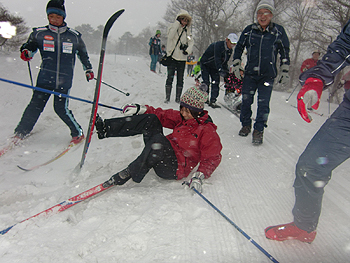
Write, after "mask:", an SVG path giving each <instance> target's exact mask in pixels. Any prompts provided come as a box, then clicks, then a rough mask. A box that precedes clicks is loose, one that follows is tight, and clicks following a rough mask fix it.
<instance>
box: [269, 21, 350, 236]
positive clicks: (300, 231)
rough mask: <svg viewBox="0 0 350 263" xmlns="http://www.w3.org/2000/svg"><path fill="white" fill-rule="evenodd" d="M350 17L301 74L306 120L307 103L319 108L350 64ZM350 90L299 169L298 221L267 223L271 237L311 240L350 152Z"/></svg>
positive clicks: (301, 106)
mask: <svg viewBox="0 0 350 263" xmlns="http://www.w3.org/2000/svg"><path fill="white" fill-rule="evenodd" d="M349 56H350V20H349V21H348V22H347V24H346V25H345V26H344V28H343V29H342V31H341V33H340V34H339V36H338V37H337V39H336V40H335V41H334V42H333V43H331V44H330V45H329V46H328V49H327V53H326V54H325V55H324V56H323V58H322V59H321V60H320V61H319V63H318V64H317V65H316V66H314V67H312V68H310V69H309V70H306V71H305V72H304V73H302V74H301V75H300V77H299V80H300V82H301V84H302V85H303V87H302V89H301V90H300V92H299V94H298V96H297V98H298V111H299V114H300V115H301V117H302V118H303V119H304V120H305V121H306V122H311V120H312V119H311V116H309V115H308V113H307V110H306V106H307V107H312V108H313V109H315V110H317V109H318V106H319V103H320V97H321V94H322V91H323V90H324V89H327V87H328V86H329V85H331V84H332V83H333V81H334V78H335V76H336V75H337V74H338V73H339V72H340V71H341V70H342V69H343V68H344V67H346V66H348V65H349V64H350V61H349ZM349 136H350V91H347V92H346V93H345V95H344V100H343V102H342V103H341V104H340V105H339V107H338V108H337V109H336V110H335V111H334V112H333V114H332V115H331V117H330V118H329V119H328V120H327V121H326V122H325V123H324V124H323V125H322V127H321V128H320V129H319V130H318V131H317V133H316V134H315V135H314V137H313V138H312V139H311V141H310V142H309V144H308V145H307V146H306V149H305V150H304V152H303V153H302V154H301V155H300V157H299V160H298V163H297V165H296V169H295V176H296V178H295V181H294V185H293V186H294V192H295V204H294V208H293V210H292V213H293V216H294V221H293V222H292V223H289V224H283V225H278V226H272V227H267V228H266V229H265V235H266V237H267V238H269V239H273V240H277V241H283V240H289V239H296V240H300V241H303V242H309V243H311V242H312V241H313V240H314V239H315V236H316V228H317V224H318V221H319V217H320V214H321V207H322V198H323V194H324V187H325V186H326V185H327V184H328V182H329V180H330V179H331V176H332V171H333V170H334V169H335V168H336V167H338V166H339V165H340V164H341V163H343V162H344V161H345V160H347V159H348V158H349V156H350V141H349V140H348V138H349Z"/></svg>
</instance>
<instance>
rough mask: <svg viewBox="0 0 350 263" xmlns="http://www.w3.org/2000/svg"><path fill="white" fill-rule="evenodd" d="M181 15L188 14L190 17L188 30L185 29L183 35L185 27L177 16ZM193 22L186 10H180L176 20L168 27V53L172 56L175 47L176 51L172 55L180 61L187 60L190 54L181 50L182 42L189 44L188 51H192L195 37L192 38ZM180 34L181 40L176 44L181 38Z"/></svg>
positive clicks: (188, 17)
mask: <svg viewBox="0 0 350 263" xmlns="http://www.w3.org/2000/svg"><path fill="white" fill-rule="evenodd" d="M179 16H186V17H187V19H188V24H187V26H186V29H187V31H184V32H183V33H182V35H181V32H182V30H183V27H182V26H181V24H180V22H179V21H178V20H177V18H178V17H179ZM191 22H192V17H191V16H190V15H189V14H188V12H187V11H185V10H180V12H179V13H178V15H177V16H176V19H175V22H174V23H172V24H171V25H170V26H169V28H168V40H167V55H168V56H170V55H171V53H172V52H173V50H174V48H175V51H174V53H173V55H172V57H173V58H174V59H175V60H178V61H186V60H187V56H188V55H184V54H183V52H182V50H180V45H181V44H187V45H188V48H187V49H186V52H187V53H188V54H191V53H192V49H193V38H192V34H191ZM186 29H185V30H186ZM180 35H181V38H180V41H179V43H178V44H177V45H176V42H177V40H178V39H179V36H180ZM175 45H176V47H175Z"/></svg>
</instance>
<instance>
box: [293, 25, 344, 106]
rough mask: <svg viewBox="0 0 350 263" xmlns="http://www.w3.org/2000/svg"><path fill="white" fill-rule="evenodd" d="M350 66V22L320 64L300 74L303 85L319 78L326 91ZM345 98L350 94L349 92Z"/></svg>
mask: <svg viewBox="0 0 350 263" xmlns="http://www.w3.org/2000/svg"><path fill="white" fill-rule="evenodd" d="M348 65H350V20H349V21H348V22H347V23H346V25H345V26H344V28H343V29H342V31H341V32H340V34H339V35H338V37H337V39H336V40H335V41H334V42H333V43H331V44H330V45H329V46H328V49H327V53H326V54H325V55H324V56H323V57H322V59H321V60H319V62H318V64H317V65H316V66H315V67H313V68H310V69H309V70H307V71H305V72H304V73H302V74H300V76H299V81H300V83H301V85H304V82H305V81H306V80H307V79H308V78H318V79H321V80H323V83H324V85H325V86H324V89H326V88H327V86H329V85H331V84H332V83H333V81H334V77H335V76H336V75H337V74H338V73H339V72H340V71H341V70H342V69H343V68H345V67H346V66H348ZM345 96H349V97H348V99H349V100H350V94H349V92H347V93H346V94H345Z"/></svg>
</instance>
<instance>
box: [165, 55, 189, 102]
mask: <svg viewBox="0 0 350 263" xmlns="http://www.w3.org/2000/svg"><path fill="white" fill-rule="evenodd" d="M185 66H186V61H178V60H173V61H172V62H171V64H170V65H169V66H168V67H167V75H168V76H167V79H166V82H165V99H166V100H167V101H169V100H170V95H171V90H172V86H173V81H174V76H175V72H176V97H175V100H176V101H180V97H181V93H182V89H183V86H184V73H185Z"/></svg>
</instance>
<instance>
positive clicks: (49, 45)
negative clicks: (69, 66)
mask: <svg viewBox="0 0 350 263" xmlns="http://www.w3.org/2000/svg"><path fill="white" fill-rule="evenodd" d="M44 51H49V52H55V42H54V41H51V40H44Z"/></svg>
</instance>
